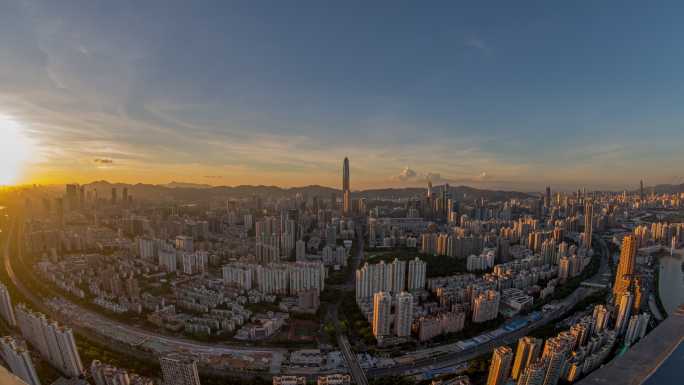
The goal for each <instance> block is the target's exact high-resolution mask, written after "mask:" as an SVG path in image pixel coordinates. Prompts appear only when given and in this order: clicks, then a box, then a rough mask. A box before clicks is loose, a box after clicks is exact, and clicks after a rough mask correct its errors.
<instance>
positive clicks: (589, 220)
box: [584, 199, 594, 249]
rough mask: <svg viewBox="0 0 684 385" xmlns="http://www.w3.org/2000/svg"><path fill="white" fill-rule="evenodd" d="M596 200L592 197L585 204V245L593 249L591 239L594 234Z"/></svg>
mask: <svg viewBox="0 0 684 385" xmlns="http://www.w3.org/2000/svg"><path fill="white" fill-rule="evenodd" d="M593 217H594V202H592V201H591V200H590V199H589V200H587V201H586V202H585V204H584V245H585V246H586V248H587V249H591V239H592V237H593V234H594V220H593Z"/></svg>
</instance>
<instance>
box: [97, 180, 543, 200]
mask: <svg viewBox="0 0 684 385" xmlns="http://www.w3.org/2000/svg"><path fill="white" fill-rule="evenodd" d="M86 187H87V188H88V189H89V190H91V189H95V190H97V193H98V195H99V196H100V197H109V196H110V195H111V190H112V188H116V189H117V190H118V194H119V195H120V194H121V191H122V190H123V189H124V188H127V189H128V193H129V194H131V195H133V197H134V198H135V199H142V200H159V201H166V200H181V201H206V200H218V199H239V198H246V197H251V196H261V197H266V196H270V197H275V198H280V197H288V196H293V195H295V194H302V195H305V196H307V197H312V196H318V197H321V198H324V199H325V198H329V197H330V196H331V195H333V194H335V195H336V196H339V195H340V194H341V193H342V191H341V190H338V189H334V188H330V187H325V186H318V185H312V186H303V187H291V188H282V187H277V186H251V185H242V186H209V185H203V184H194V183H183V182H171V183H168V184H165V185H151V184H142V183H139V184H135V185H129V184H123V183H110V182H107V181H97V182H93V183H90V184H88V185H86ZM441 188H442V187H440V186H435V187H434V188H433V189H434V190H433V191H434V193H435V194H437V193H439V191H441ZM449 191H450V193H451V196H452V197H454V198H456V199H457V200H463V201H472V200H475V199H480V198H485V199H487V200H489V201H498V200H507V199H511V198H517V199H525V198H529V197H531V195H530V194H526V193H522V192H516V191H494V190H481V189H476V188H473V187H468V186H450V187H449ZM425 194H426V189H425V188H416V187H406V188H386V189H371V190H361V191H354V192H353V193H352V195H353V196H354V197H355V198H356V197H358V198H366V199H370V200H388V199H407V198H411V197H416V198H417V197H422V196H425Z"/></svg>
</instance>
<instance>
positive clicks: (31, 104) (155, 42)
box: [0, 1, 684, 191]
mask: <svg viewBox="0 0 684 385" xmlns="http://www.w3.org/2000/svg"><path fill="white" fill-rule="evenodd" d="M642 8H643V5H642V4H641V3H636V2H630V3H627V4H625V3H621V7H619V8H616V7H613V6H612V5H610V4H603V3H602V4H592V6H591V7H586V6H582V5H580V4H562V5H559V4H541V5H540V4H534V5H533V4H516V5H515V6H512V5H510V4H506V3H502V4H500V6H498V7H494V9H493V10H492V9H491V8H490V7H483V6H474V5H456V4H446V3H441V4H437V5H435V6H434V7H415V6H411V5H410V4H406V3H404V4H397V5H394V6H393V7H387V6H384V5H382V4H380V3H376V4H375V5H365V4H364V5H362V4H357V5H350V6H349V7H345V8H344V9H342V8H339V9H329V8H327V7H324V6H322V5H320V4H317V3H315V2H312V3H308V4H303V5H302V6H301V7H298V8H297V9H294V8H292V7H288V6H286V5H282V4H277V3H271V4H269V5H268V6H249V7H248V6H246V3H239V2H238V3H232V4H217V5H215V6H212V7H209V6H204V5H193V6H188V5H187V4H184V3H183V2H171V3H169V2H164V6H163V7H162V6H161V4H160V3H157V4H155V3H148V4H146V5H145V6H141V5H139V4H135V5H133V4H126V3H119V2H117V3H116V4H91V5H89V6H88V7H80V6H77V5H76V4H59V5H57V4H52V3H50V2H41V1H22V2H19V1H9V2H5V3H4V4H3V5H2V6H0V11H1V12H0V26H1V27H0V33H2V35H4V36H12V38H11V39H2V40H0V49H1V50H2V51H3V52H4V56H3V57H4V58H5V60H3V61H2V62H1V63H0V80H2V82H3V90H2V91H0V133H2V135H3V138H4V140H3V142H2V143H0V154H3V155H4V156H2V157H0V159H1V160H2V166H0V184H14V183H70V182H77V183H85V182H89V181H93V180H103V179H106V180H112V181H120V182H127V183H137V182H144V183H154V184H159V183H168V182H171V181H172V180H178V181H183V182H192V183H200V184H211V185H242V184H251V185H259V184H267V185H278V186H285V187H290V186H302V185H309V184H320V185H325V186H338V183H339V182H338V180H339V179H338V178H339V174H338V173H339V159H342V158H344V156H349V158H350V159H352V160H353V164H352V167H351V173H352V174H353V175H354V186H355V189H365V188H378V187H403V186H424V185H425V184H426V182H427V179H431V180H432V182H433V183H434V184H435V185H439V184H442V183H447V182H448V183H450V184H452V185H459V184H463V185H472V186H474V187H478V188H496V189H508V190H518V191H537V190H540V189H542V188H543V187H544V186H545V185H546V184H550V185H552V186H555V189H556V190H559V189H561V190H571V189H572V188H573V187H574V186H577V185H581V186H586V187H587V188H589V189H614V190H619V189H623V188H625V186H628V185H629V186H631V185H632V184H633V183H634V179H637V178H636V177H635V175H638V176H643V177H644V178H645V179H646V181H647V183H648V184H649V185H656V184H661V183H682V182H683V181H684V180H683V179H682V175H681V173H680V171H679V169H678V165H680V164H681V162H682V160H683V159H682V155H681V152H680V151H679V148H678V143H680V142H681V140H682V139H684V136H683V135H684V130H682V127H681V121H682V113H681V111H679V108H678V104H677V103H676V101H677V100H680V99H681V98H682V96H684V95H682V93H681V90H682V89H684V87H681V85H682V78H681V77H680V76H679V75H677V71H675V70H674V69H675V68H678V67H680V66H681V64H683V62H684V59H683V58H682V56H681V55H680V54H679V50H678V49H677V47H676V46H675V45H674V44H675V43H674V42H673V40H672V39H671V36H673V29H672V28H675V29H679V28H680V27H679V24H678V21H677V20H676V18H675V15H676V14H677V12H674V11H672V10H671V9H668V8H669V7H666V6H663V7H660V8H657V9H656V8H652V9H649V10H648V12H645V11H644V10H643V9H642ZM380 18H382V19H385V20H391V21H392V22H391V23H387V25H384V26H382V27H379V26H378V24H377V22H376V21H377V20H378V19H380ZM121 25H126V26H127V28H123V29H122V28H119V26H121ZM578 25H583V26H584V27H583V28H578V27H577V26H578ZM349 26H352V27H353V28H349ZM675 26H676V27H675ZM627 42H629V43H627Z"/></svg>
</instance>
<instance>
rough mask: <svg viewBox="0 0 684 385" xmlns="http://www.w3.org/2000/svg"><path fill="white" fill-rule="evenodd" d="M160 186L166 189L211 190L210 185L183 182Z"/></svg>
mask: <svg viewBox="0 0 684 385" xmlns="http://www.w3.org/2000/svg"><path fill="white" fill-rule="evenodd" d="M160 186H164V187H168V188H212V187H213V186H212V185H209V184H197V183H184V182H175V181H174V182H171V183H168V184H163V185H160Z"/></svg>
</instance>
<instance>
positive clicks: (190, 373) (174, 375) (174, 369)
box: [159, 355, 200, 385]
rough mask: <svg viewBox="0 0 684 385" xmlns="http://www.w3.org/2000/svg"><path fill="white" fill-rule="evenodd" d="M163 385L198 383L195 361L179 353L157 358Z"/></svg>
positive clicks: (197, 384)
mask: <svg viewBox="0 0 684 385" xmlns="http://www.w3.org/2000/svg"><path fill="white" fill-rule="evenodd" d="M159 364H160V366H161V371H162V378H163V380H164V385H200V379H199V374H198V373H197V361H195V360H193V359H190V358H186V357H182V356H180V355H168V356H165V357H161V358H160V359H159Z"/></svg>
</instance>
